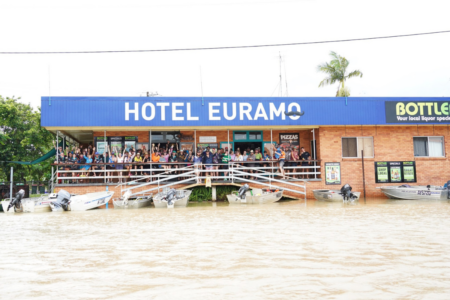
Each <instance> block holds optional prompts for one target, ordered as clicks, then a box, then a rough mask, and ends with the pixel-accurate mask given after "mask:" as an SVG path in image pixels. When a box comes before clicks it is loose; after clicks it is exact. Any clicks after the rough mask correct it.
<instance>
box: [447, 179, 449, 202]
mask: <svg viewBox="0 0 450 300" xmlns="http://www.w3.org/2000/svg"><path fill="white" fill-rule="evenodd" d="M447 199H450V180H449V181H447Z"/></svg>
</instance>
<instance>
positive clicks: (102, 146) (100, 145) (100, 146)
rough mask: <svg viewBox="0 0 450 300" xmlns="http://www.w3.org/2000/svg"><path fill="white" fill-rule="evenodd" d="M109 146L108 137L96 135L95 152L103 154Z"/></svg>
mask: <svg viewBox="0 0 450 300" xmlns="http://www.w3.org/2000/svg"><path fill="white" fill-rule="evenodd" d="M107 148H108V137H106V139H105V137H104V136H96V137H95V152H98V153H99V154H103V153H105V152H106V151H107Z"/></svg>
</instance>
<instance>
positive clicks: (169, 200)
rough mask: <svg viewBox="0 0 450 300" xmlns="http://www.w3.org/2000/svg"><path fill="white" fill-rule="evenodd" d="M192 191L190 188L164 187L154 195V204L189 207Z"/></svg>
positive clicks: (165, 206) (157, 206) (157, 205)
mask: <svg viewBox="0 0 450 300" xmlns="http://www.w3.org/2000/svg"><path fill="white" fill-rule="evenodd" d="M191 193H192V191H190V190H175V189H171V188H164V189H163V191H162V192H161V193H158V194H156V195H155V196H154V197H153V204H154V205H155V207H156V208H174V207H187V205H188V204H189V197H190V196H191Z"/></svg>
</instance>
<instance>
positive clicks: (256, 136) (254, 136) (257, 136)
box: [248, 131, 262, 140]
mask: <svg viewBox="0 0 450 300" xmlns="http://www.w3.org/2000/svg"><path fill="white" fill-rule="evenodd" d="M248 139H249V140H261V139H262V137H261V131H250V132H249V133H248Z"/></svg>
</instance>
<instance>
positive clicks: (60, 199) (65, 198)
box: [52, 190, 71, 211]
mask: <svg viewBox="0 0 450 300" xmlns="http://www.w3.org/2000/svg"><path fill="white" fill-rule="evenodd" d="M70 197H71V195H70V193H69V192H68V191H65V190H60V191H59V192H58V194H57V195H56V201H52V204H53V205H54V206H55V207H61V208H62V209H63V210H65V211H68V210H69V204H70Z"/></svg>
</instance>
